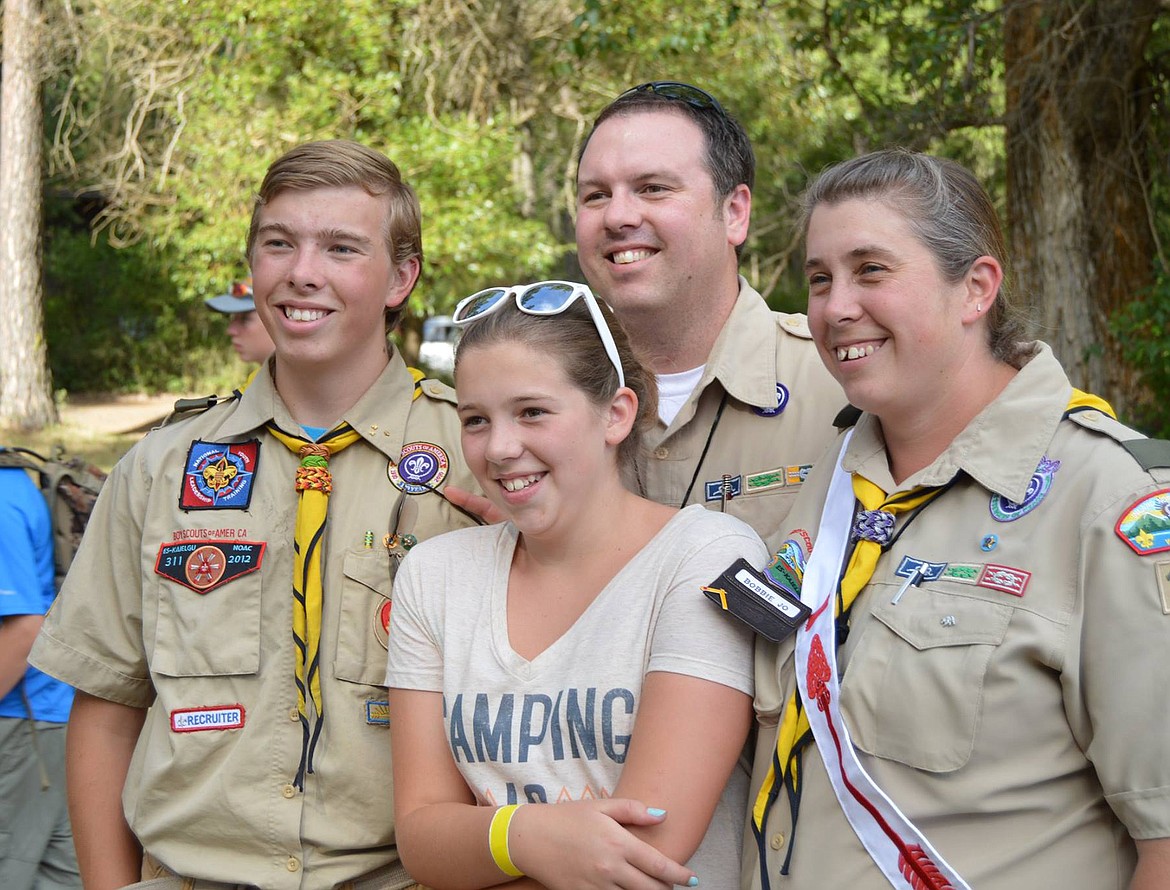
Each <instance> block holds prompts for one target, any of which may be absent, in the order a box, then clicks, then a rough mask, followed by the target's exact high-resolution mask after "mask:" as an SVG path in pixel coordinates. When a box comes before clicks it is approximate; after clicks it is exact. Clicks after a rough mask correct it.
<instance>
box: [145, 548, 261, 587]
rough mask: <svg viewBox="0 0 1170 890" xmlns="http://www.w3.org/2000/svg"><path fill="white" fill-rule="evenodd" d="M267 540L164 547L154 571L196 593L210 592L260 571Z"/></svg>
mask: <svg viewBox="0 0 1170 890" xmlns="http://www.w3.org/2000/svg"><path fill="white" fill-rule="evenodd" d="M266 546H267V545H266V544H265V543H264V542H263V541H200V542H198V543H194V542H193V543H190V544H163V545H162V546H161V547H159V548H158V558H157V559H156V560H155V561H154V572H155V574H156V575H162V576H163V577H164V578H170V579H171V580H172V581H175V582H177V583H179V584H182V585H183V586H184V587H187V588H189V589H191V590H194V591H195V592H196V593H207V592H209V591H212V590H215V588H217V587H222V586H223V585H224V584H227V583H228V582H229V581H232V580H234V579H235V578H238V577H240V576H241V575H247V574H249V573H251V572H254V571H256V570H257V569H259V568H260V564H261V563H262V562H263V560H264V548H265V547H266Z"/></svg>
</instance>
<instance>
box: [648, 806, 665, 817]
mask: <svg viewBox="0 0 1170 890" xmlns="http://www.w3.org/2000/svg"><path fill="white" fill-rule="evenodd" d="M646 812H647V813H649V814H650V815H651V816H654V817H655V818H657V817H659V816H665V815H666V810H660V809H658V807H646Z"/></svg>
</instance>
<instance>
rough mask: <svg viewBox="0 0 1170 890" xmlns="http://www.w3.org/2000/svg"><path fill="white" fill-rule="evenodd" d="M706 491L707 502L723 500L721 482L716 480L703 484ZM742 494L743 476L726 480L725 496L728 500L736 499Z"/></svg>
mask: <svg viewBox="0 0 1170 890" xmlns="http://www.w3.org/2000/svg"><path fill="white" fill-rule="evenodd" d="M703 485H704V487H705V489H706V492H705V494H706V496H707V500H708V501H719V500H722V499H723V480H722V479H716V480H715V481H714V482H704V483H703ZM741 494H743V476H732V477H731V478H730V479H728V480H727V496H728V497H729V498H737V497H739V496H740V495H741Z"/></svg>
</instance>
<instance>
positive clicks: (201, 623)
mask: <svg viewBox="0 0 1170 890" xmlns="http://www.w3.org/2000/svg"><path fill="white" fill-rule="evenodd" d="M261 578H262V574H261V573H260V572H251V573H249V574H246V575H241V576H240V577H238V578H233V579H232V580H231V581H229V582H227V583H226V584H222V585H220V586H218V587H215V588H214V589H212V590H208V591H206V592H203V593H198V592H196V591H194V590H191V589H189V588H187V587H184V586H183V585H181V584H177V583H175V582H173V581H169V580H166V579H163V578H157V579H156V587H157V596H158V600H157V602H158V626H157V628H156V630H155V647H154V653H153V656H152V658H151V670H152V671H154V672H155V673H158V674H162V675H163V676H166V677H220V676H232V675H239V674H255V673H257V672H258V671H259V670H260V631H261V625H260V597H261V592H262V584H261Z"/></svg>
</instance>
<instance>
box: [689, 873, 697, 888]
mask: <svg viewBox="0 0 1170 890" xmlns="http://www.w3.org/2000/svg"><path fill="white" fill-rule="evenodd" d="M687 886H688V887H698V886H699V876H698V875H691V879H690V880H689V881H687Z"/></svg>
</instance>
